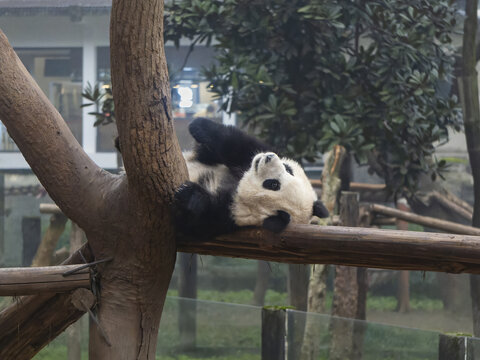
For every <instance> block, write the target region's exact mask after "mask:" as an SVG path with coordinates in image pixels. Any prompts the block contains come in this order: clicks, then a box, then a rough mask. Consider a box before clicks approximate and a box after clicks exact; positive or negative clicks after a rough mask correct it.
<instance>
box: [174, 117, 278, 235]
mask: <svg viewBox="0 0 480 360" xmlns="http://www.w3.org/2000/svg"><path fill="white" fill-rule="evenodd" d="M188 129H189V131H190V134H191V135H192V136H193V138H194V139H195V141H196V144H195V148H194V152H195V156H196V159H197V160H198V161H199V162H201V163H203V164H205V165H219V164H223V165H225V166H227V167H228V168H229V170H230V175H231V176H230V177H229V178H228V179H226V180H227V181H224V182H223V183H222V184H221V187H220V190H219V191H218V192H217V193H215V194H212V193H210V192H208V191H207V190H206V189H205V188H204V187H202V184H204V183H206V182H207V181H209V179H208V178H203V177H202V178H201V179H199V184H196V183H193V182H190V181H188V182H186V183H185V184H183V185H182V186H181V187H180V188H179V189H178V190H177V192H176V194H175V211H176V214H175V217H176V219H177V221H176V222H177V228H178V229H179V230H180V231H181V232H183V233H185V234H188V235H192V236H197V237H199V238H209V237H213V236H216V235H220V234H226V233H230V232H233V231H235V230H236V229H237V228H238V226H237V225H235V223H234V221H233V217H232V214H231V211H230V206H231V205H232V201H233V198H232V197H233V194H234V191H235V188H236V187H237V185H238V182H239V181H240V179H241V177H242V176H243V173H244V172H245V171H247V170H248V169H249V168H250V165H251V162H252V158H253V157H254V156H255V155H256V154H257V153H259V152H263V151H267V150H268V149H269V147H268V146H267V145H265V144H263V143H262V142H261V141H259V140H257V139H256V138H254V137H252V136H249V135H247V134H245V133H244V132H242V131H240V130H239V129H237V128H235V127H233V126H225V125H221V124H218V123H216V122H214V121H211V120H209V119H205V118H197V119H195V120H193V121H192V122H191V123H190V125H189V127H188ZM204 185H205V184H204Z"/></svg>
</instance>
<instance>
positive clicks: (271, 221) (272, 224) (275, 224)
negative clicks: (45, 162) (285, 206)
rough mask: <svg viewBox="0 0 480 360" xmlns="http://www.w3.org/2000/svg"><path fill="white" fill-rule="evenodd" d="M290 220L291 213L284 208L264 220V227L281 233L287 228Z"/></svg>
mask: <svg viewBox="0 0 480 360" xmlns="http://www.w3.org/2000/svg"><path fill="white" fill-rule="evenodd" d="M289 222H290V214H289V213H287V212H285V211H283V210H278V211H277V215H274V216H269V217H268V218H266V219H265V220H263V227H264V228H265V229H267V230H270V231H273V232H275V233H279V232H281V231H283V230H285V228H286V227H287V225H288V223H289Z"/></svg>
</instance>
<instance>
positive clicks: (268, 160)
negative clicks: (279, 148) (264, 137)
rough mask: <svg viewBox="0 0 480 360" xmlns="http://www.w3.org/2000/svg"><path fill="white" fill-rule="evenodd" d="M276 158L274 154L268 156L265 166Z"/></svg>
mask: <svg viewBox="0 0 480 360" xmlns="http://www.w3.org/2000/svg"><path fill="white" fill-rule="evenodd" d="M274 156H275V155H274V154H268V155H267V156H265V164H267V163H269V162H270V160H272V159H273V157H274Z"/></svg>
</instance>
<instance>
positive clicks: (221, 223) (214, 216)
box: [175, 181, 238, 239]
mask: <svg viewBox="0 0 480 360" xmlns="http://www.w3.org/2000/svg"><path fill="white" fill-rule="evenodd" d="M175 204H176V207H175V208H176V214H175V218H176V226H177V228H178V229H179V230H180V231H181V232H183V233H185V234H188V235H192V236H197V237H198V238H199V239H203V238H209V237H213V236H216V235H219V234H227V233H230V232H233V231H235V230H236V229H238V226H237V225H235V223H234V222H233V219H232V215H231V213H230V205H231V204H232V191H231V190H227V189H222V190H221V191H219V192H218V193H216V194H214V195H213V194H211V193H210V192H208V191H207V190H205V189H204V188H203V187H202V186H201V185H199V184H197V183H194V182H191V181H187V182H186V183H185V184H183V185H182V186H181V187H180V188H179V189H178V190H177V192H176V193H175Z"/></svg>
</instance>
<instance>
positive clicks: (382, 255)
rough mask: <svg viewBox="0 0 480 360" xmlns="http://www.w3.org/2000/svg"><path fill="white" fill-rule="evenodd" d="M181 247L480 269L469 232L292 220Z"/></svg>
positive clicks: (309, 260)
mask: <svg viewBox="0 0 480 360" xmlns="http://www.w3.org/2000/svg"><path fill="white" fill-rule="evenodd" d="M177 249H178V251H182V252H191V253H197V254H203V255H216V256H230V257H241V258H248V259H260V260H266V261H276V262H284V263H294V264H337V265H351V266H360V267H371V268H383V269H393V270H421V271H442V272H450V273H464V272H465V273H473V274H480V237H478V236H468V235H452V234H438V233H427V232H415V231H408V232H406V231H398V230H385V229H370V228H349V227H342V226H315V225H290V226H289V227H288V228H287V229H286V230H285V231H284V232H282V233H280V234H274V233H271V232H269V231H266V230H262V229H243V230H240V231H238V232H235V233H233V234H229V235H223V236H219V237H217V238H216V239H212V240H209V241H202V242H200V241H198V240H194V239H190V240H189V239H187V238H181V237H180V238H178V240H177Z"/></svg>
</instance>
